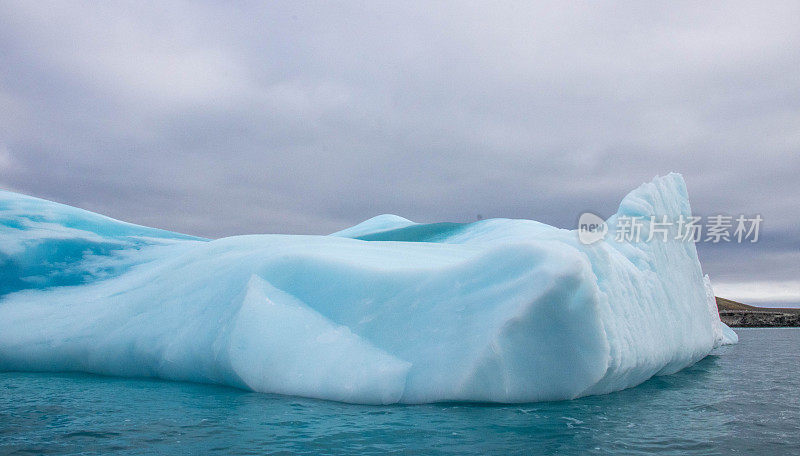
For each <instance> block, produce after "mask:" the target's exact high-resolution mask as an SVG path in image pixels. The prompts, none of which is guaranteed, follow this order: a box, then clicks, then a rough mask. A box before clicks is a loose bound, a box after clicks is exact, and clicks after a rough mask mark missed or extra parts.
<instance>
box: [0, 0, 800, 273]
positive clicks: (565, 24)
mask: <svg viewBox="0 0 800 456" xmlns="http://www.w3.org/2000/svg"><path fill="white" fill-rule="evenodd" d="M798 19H800V7H799V6H798V4H797V3H796V2H783V3H782V2H774V3H770V4H769V5H763V4H758V5H756V4H753V3H752V2H732V3H726V4H725V5H724V7H723V6H717V5H706V6H698V5H696V4H693V3H686V4H676V3H674V2H664V3H661V4H653V3H648V4H647V5H637V4H625V5H617V6H615V7H614V8H611V7H609V6H604V5H599V4H596V3H592V2H588V3H582V4H571V5H568V6H564V5H560V6H558V7H555V6H552V7H551V6H542V5H540V6H531V5H529V4H527V3H523V2H520V3H505V4H502V5H500V4H496V3H491V4H490V3H486V4H477V3H475V4H464V3H460V2H459V3H449V2H442V3H435V4H432V5H425V7H423V6H421V5H401V4H390V3H372V2H370V3H367V4H361V3H355V2H354V3H348V4H341V3H337V4H336V5H333V4H328V3H324V2H321V3H303V4H288V5H270V6H264V5H260V4H251V5H245V6H230V5H224V4H216V3H213V2H209V3H204V4H197V3H191V4H189V3H181V2H175V3H170V4H169V5H166V6H165V5H162V4H159V3H153V4H149V5H144V4H142V3H139V2H137V3H116V2H114V3H104V4H102V5H95V4H84V3H77V2H76V3H66V2H53V3H44V2H3V3H2V5H1V6H0V23H2V24H3V26H2V27H0V59H2V65H0V185H2V186H4V187H6V188H11V189H14V190H17V191H21V192H24V193H28V194H32V195H36V196H40V197H44V198H48V199H53V200H56V201H60V202H64V203H67V204H71V205H76V206H80V207H84V208H86V209H90V210H94V211H97V212H101V213H104V214H107V215H110V216H112V217H115V218H120V219H123V220H127V221H132V222H135V223H141V224H145V225H151V226H157V227H161V228H167V229H172V230H176V231H181V232H187V233H191V234H199V235H205V236H210V237H218V236H225V235H232V234H240V233H254V232H288V233H326V232H331V231H335V230H338V229H341V228H343V227H345V226H347V225H351V224H354V223H356V222H358V221H360V220H363V219H365V218H368V217H371V216H373V215H376V214H379V213H386V212H391V213H397V214H400V215H403V216H405V217H408V218H411V219H414V220H417V221H439V220H454V221H469V220H474V218H475V216H476V214H482V215H483V216H485V217H521V218H533V219H537V220H540V221H543V222H547V223H551V224H555V225H558V226H563V227H569V228H571V227H573V226H574V224H575V221H576V220H577V216H578V214H580V213H581V212H583V211H585V210H593V211H595V212H598V213H600V214H603V215H609V214H611V213H612V212H614V211H615V208H616V205H617V204H618V202H619V200H620V199H621V198H622V196H624V195H625V193H627V192H628V191H630V190H631V189H633V188H635V187H636V186H638V185H639V184H640V183H642V182H644V181H647V180H649V179H651V178H652V177H653V176H655V175H657V174H664V173H667V172H669V171H677V172H681V173H683V174H684V176H685V178H686V180H687V183H688V186H689V191H690V196H691V199H692V203H693V207H694V209H695V210H696V212H698V213H701V214H715V213H729V214H739V213H745V214H754V213H760V214H762V216H763V217H764V219H765V224H764V229H765V239H768V241H765V242H764V243H759V244H757V245H748V246H735V247H734V246H727V247H726V246H703V247H701V256H702V258H703V261H704V263H705V268H706V270H708V272H710V273H711V274H712V276H715V275H717V276H721V277H725V278H726V280H749V279H752V280H766V279H771V280H774V279H776V277H777V278H780V279H783V278H787V279H788V278H792V277H796V272H793V271H797V270H800V254H798V251H800V249H798V247H799V246H798V244H797V239H799V237H798V235H800V229H798V225H797V223H796V221H797V218H798V210H797V203H796V198H797V195H798V194H800V180H798V179H797V176H798V174H800V153H798V152H800V128H798V127H799V126H800V80H798V78H797V69H798V68H800V44H798V43H800V28H798V27H797V23H798Z"/></svg>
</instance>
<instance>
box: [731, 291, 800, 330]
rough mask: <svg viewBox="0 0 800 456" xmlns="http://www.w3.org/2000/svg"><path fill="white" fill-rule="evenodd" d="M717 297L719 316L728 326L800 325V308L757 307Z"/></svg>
mask: <svg viewBox="0 0 800 456" xmlns="http://www.w3.org/2000/svg"><path fill="white" fill-rule="evenodd" d="M716 298H717V309H718V310H719V317H720V319H721V320H722V321H723V322H725V324H727V325H728V326H738V327H778V326H800V309H793V308H778V307H756V306H749V305H747V304H742V303H741V302H736V301H731V300H730V299H725V298H720V297H719V296H717V297H716Z"/></svg>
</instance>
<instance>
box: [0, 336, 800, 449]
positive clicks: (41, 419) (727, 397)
mask: <svg viewBox="0 0 800 456" xmlns="http://www.w3.org/2000/svg"><path fill="white" fill-rule="evenodd" d="M737 332H738V333H739V337H740V343H739V344H738V345H735V346H731V347H723V348H721V349H718V350H716V351H715V352H714V353H713V354H712V355H711V356H709V357H707V358H706V359H704V360H703V361H701V362H700V363H698V364H696V365H695V366H693V367H691V368H689V369H686V370H684V371H682V372H679V373H677V374H675V375H670V376H663V377H657V378H654V379H652V380H650V381H648V382H646V383H645V384H643V385H640V386H638V387H636V388H632V389H629V390H626V391H621V392H618V393H614V394H609V395H605V396H595V397H587V398H582V399H578V400H574V401H564V402H549V403H535V404H522V405H503V406H498V405H480V404H478V405H476V404H452V403H451V404H431V405H421V406H405V405H396V406H362V405H349V404H340V403H334V402H326V401H319V400H310V399H302V398H296V397H282V396H277V395H267V394H258V393H250V392H246V391H240V390H236V389H232V388H225V387H217V386H210V385H198V384H191V383H174V382H165V381H154V380H144V379H133V380H131V379H123V378H112V377H99V376H92V375H83V374H33V373H0V454H63V453H81V454H109V453H117V454H179V455H180V454H215V453H216V454H315V455H316V454H358V455H364V454H391V453H394V454H434V455H436V454H481V455H482V454H503V455H511V454H608V453H609V452H614V453H620V454H651V453H653V452H658V453H659V454H681V455H684V454H698V455H713V454H725V455H729V454H742V455H762V454H763V455H776V454H800V376H799V375H798V374H800V367H799V366H800V329H796V328H785V329H782V328H781V329H740V330H737Z"/></svg>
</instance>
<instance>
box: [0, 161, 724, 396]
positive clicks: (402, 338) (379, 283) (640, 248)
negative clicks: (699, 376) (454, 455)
mask: <svg viewBox="0 0 800 456" xmlns="http://www.w3.org/2000/svg"><path fill="white" fill-rule="evenodd" d="M690 213H691V210H690V207H689V203H688V199H687V195H686V188H685V185H684V182H683V179H682V178H681V177H680V176H679V175H677V174H671V175H668V176H666V177H662V178H656V179H655V180H654V181H653V182H651V183H648V184H645V185H643V186H641V187H640V188H639V189H637V190H635V191H633V192H632V193H630V194H629V195H628V196H627V197H625V199H624V200H623V201H622V204H621V205H620V210H619V212H618V213H617V214H616V215H614V216H612V217H611V219H610V220H609V224H608V225H609V226H614V225H615V224H614V223H613V221H614V219H615V217H619V216H622V215H625V216H628V215H638V216H645V217H647V216H649V215H657V216H662V215H666V216H668V217H670V218H673V219H677V217H678V216H679V215H681V214H682V215H684V216H688V215H690ZM0 279H1V280H2V281H1V282H0V294H2V297H0V370H31V371H85V372H92V373H100V374H110V375H124V376H146V377H159V378H165V379H175V380H190V381H198V382H210V383H221V384H227V385H232V386H237V387H241V388H248V389H252V390H255V391H263V392H275V393H282V394H293V395H300V396H308V397H317V398H323V399H332V400H339V401H347V402H359V403H394V402H405V403H421V402H433V401H490V402H527V401H539V400H553V399H568V398H575V397H579V396H584V395H589V394H600V393H606V392H610V391H615V390H619V389H623V388H627V387H630V386H634V385H637V384H639V383H641V382H643V381H645V380H647V379H648V378H650V377H651V376H653V375H657V374H669V373H673V372H676V371H678V370H680V369H682V368H684V367H687V366H689V365H691V364H693V363H695V362H697V361H698V360H700V359H701V358H703V357H704V356H706V355H707V354H708V353H709V352H710V351H711V349H712V348H714V347H715V346H718V345H720V344H721V343H723V342H729V343H732V342H734V341H735V340H734V339H735V333H733V332H732V331H730V329H729V328H727V327H726V326H725V325H724V324H722V323H721V322H720V321H719V317H718V315H717V314H716V312H715V310H716V306H715V304H712V301H713V300H711V301H710V300H709V296H711V297H713V291H712V290H711V288H710V281H708V280H707V279H704V277H703V274H702V271H701V268H700V263H699V261H698V259H697V253H696V250H695V247H694V244H692V243H690V242H681V241H669V242H661V241H653V242H637V243H619V242H616V241H615V240H614V233H613V230H612V232H610V233H609V235H608V236H607V237H606V240H605V241H600V242H597V243H595V244H592V245H588V246H587V245H583V244H581V243H580V242H579V241H578V237H577V234H576V232H575V231H570V230H563V229H558V228H554V227H551V226H548V225H544V224H541V223H538V222H534V221H530V220H508V219H492V220H483V221H480V222H476V223H469V224H457V223H434V224H417V223H414V222H411V221H409V220H406V219H403V218H402V217H397V216H393V215H383V216H378V217H375V218H373V219H370V220H368V221H366V222H363V223H361V224H359V225H356V226H354V227H351V228H348V229H346V230H343V231H340V232H338V233H334V234H333V235H330V236H288V235H251V236H234V237H228V238H223V239H217V240H213V241H210V240H206V239H200V238H193V237H190V236H184V235H180V234H176V233H170V232H166V231H162V230H156V229H151V228H146V227H141V226H136V225H131V224H127V223H123V222H119V221H116V220H113V219H109V218H107V217H103V216H100V215H97V214H93V213H90V212H87V211H83V210H80V209H76V208H72V207H68V206H64V205H60V204H56V203H52V202H48V201H44V200H40V199H36V198H31V197H27V196H23V195H18V194H15V193H10V192H0ZM712 305H713V306H714V307H713V309H712Z"/></svg>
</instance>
